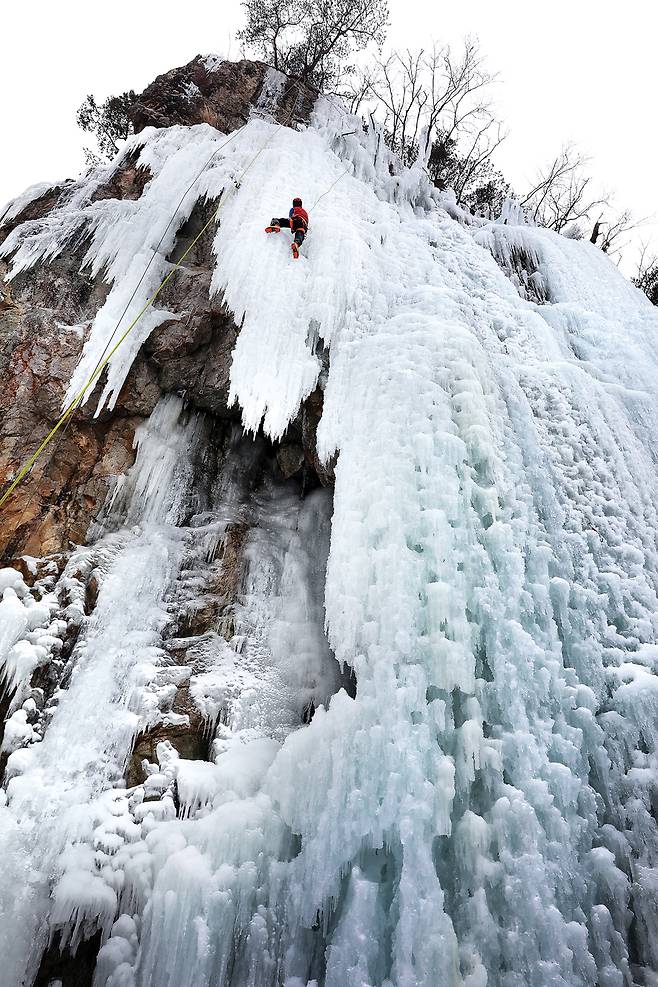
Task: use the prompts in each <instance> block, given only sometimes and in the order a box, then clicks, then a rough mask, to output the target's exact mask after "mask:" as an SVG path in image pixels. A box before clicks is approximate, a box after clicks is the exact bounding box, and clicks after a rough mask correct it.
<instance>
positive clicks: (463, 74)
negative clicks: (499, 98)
mask: <svg viewBox="0 0 658 987" xmlns="http://www.w3.org/2000/svg"><path fill="white" fill-rule="evenodd" d="M494 79H495V77H494V76H493V75H491V74H490V73H489V72H487V71H486V69H485V67H484V59H483V57H482V55H481V54H480V51H479V48H478V46H477V43H476V42H475V41H473V40H471V39H467V40H466V41H465V42H464V49H463V51H462V52H461V54H460V55H459V56H457V57H455V55H454V54H453V52H452V50H451V49H450V47H449V46H444V47H437V46H435V47H434V48H433V49H432V50H431V51H424V50H422V49H421V50H420V51H411V50H409V49H407V50H406V51H396V52H393V53H392V54H390V55H389V56H388V57H387V58H385V59H378V60H376V61H375V63H374V65H373V68H372V69H370V70H369V71H368V74H367V76H366V78H365V80H364V78H363V77H361V78H360V79H359V84H360V86H361V91H362V93H363V95H362V99H361V101H363V99H369V101H370V103H371V104H372V109H373V110H374V112H375V114H376V115H377V116H378V117H379V118H380V119H382V120H383V123H384V126H385V128H386V131H387V134H388V137H389V142H390V144H391V146H392V147H393V148H394V149H395V150H396V151H398V152H399V153H400V154H401V155H402V157H403V158H404V157H408V156H409V150H408V149H410V148H417V153H420V154H421V155H422V156H423V157H426V156H427V154H428V151H429V149H430V147H431V144H432V141H433V139H434V138H435V137H436V136H437V135H438V134H439V132H440V133H441V136H442V137H443V139H444V140H445V141H450V140H453V139H458V138H459V137H461V136H462V135H463V134H464V133H466V132H468V133H469V135H470V134H471V132H472V131H473V129H477V128H478V126H481V124H482V123H483V122H488V121H489V120H490V119H491V110H490V101H489V98H488V90H489V88H490V86H491V84H492V83H493V82H494ZM421 145H422V146H421Z"/></svg>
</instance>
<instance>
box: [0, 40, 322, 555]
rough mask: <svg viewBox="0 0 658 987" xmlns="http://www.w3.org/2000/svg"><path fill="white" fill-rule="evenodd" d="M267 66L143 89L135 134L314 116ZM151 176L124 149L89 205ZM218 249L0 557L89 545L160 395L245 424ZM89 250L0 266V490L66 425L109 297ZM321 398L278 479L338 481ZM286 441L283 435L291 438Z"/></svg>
mask: <svg viewBox="0 0 658 987" xmlns="http://www.w3.org/2000/svg"><path fill="white" fill-rule="evenodd" d="M269 71H270V70H269V69H268V66H267V65H265V64H264V63H262V62H250V61H241V62H237V63H230V62H218V61H217V60H216V59H215V60H213V59H208V58H206V59H204V58H202V57H201V56H198V57H197V58H195V59H193V60H192V61H191V62H190V63H189V64H188V65H186V66H183V67H182V68H178V69H174V70H173V71H171V72H168V73H166V74H165V75H162V76H159V77H158V78H157V79H156V80H155V81H154V82H153V83H152V84H151V85H150V86H148V87H147V88H146V90H145V91H144V92H143V93H142V95H141V96H140V98H139V100H138V101H137V103H136V104H135V105H134V107H133V110H132V117H133V123H134V126H135V129H136V131H139V130H141V129H143V128H144V127H147V126H155V127H167V126H171V125H173V124H180V125H184V126H191V125H194V124H198V123H210V124H211V125H212V126H214V127H217V128H218V129H220V130H223V131H224V132H230V131H232V130H234V129H235V128H236V127H239V126H241V125H242V124H243V123H244V122H245V121H246V120H247V118H248V115H249V113H250V111H251V109H252V107H253V106H255V105H258V104H259V101H260V102H261V103H262V102H263V101H265V102H267V106H268V109H269V112H270V113H272V115H273V116H274V118H275V119H279V120H280V122H289V121H290V120H294V119H297V118H300V119H301V118H304V117H306V116H308V112H309V110H310V107H311V94H309V93H305V92H302V91H301V89H300V88H299V87H298V86H297V85H296V84H295V83H292V82H291V83H290V84H284V85H281V84H280V81H279V82H278V83H277V84H276V85H271V84H270V82H269V81H268V80H269V75H268V73H269ZM149 177H150V176H149V172H148V170H147V169H145V168H138V167H137V166H136V163H135V158H134V156H131V155H128V156H126V158H125V159H124V160H123V161H122V162H121V164H120V166H119V167H118V168H117V169H116V170H115V171H114V172H113V174H112V176H111V178H110V180H109V181H107V182H106V183H105V184H101V185H100V186H99V187H98V188H97V189H96V191H95V192H94V193H93V195H92V201H98V200H103V199H118V200H124V199H125V200H131V199H132V200H134V199H138V198H139V197H140V196H141V195H142V193H143V191H144V188H145V187H146V185H147V183H148V181H149ZM66 192H67V185H66V184H64V185H59V186H55V187H53V188H52V189H49V190H48V191H46V192H44V193H43V194H41V195H40V196H39V197H38V198H36V199H34V200H32V201H31V202H29V203H28V204H27V205H26V206H25V208H24V209H23V210H22V211H20V212H19V213H18V214H17V215H16V216H14V217H13V218H12V219H11V220H7V221H6V222H4V223H3V224H2V225H0V244H2V243H3V242H4V240H5V239H6V238H7V236H8V235H9V233H10V232H11V231H12V230H13V229H14V228H15V227H17V226H18V225H20V224H21V223H26V222H32V223H38V221H39V220H41V219H43V217H44V216H46V215H47V214H48V213H50V212H51V211H52V210H53V209H54V208H55V207H56V206H57V205H58V204H59V203H60V202H61V201H62V196H63V195H65V194H66ZM214 208H216V204H215V203H213V202H205V203H204V204H203V205H200V206H197V207H196V208H195V210H194V211H193V213H192V215H191V216H190V219H189V220H188V222H187V223H186V224H185V225H184V226H183V227H182V228H181V229H180V231H179V234H178V237H177V243H176V247H175V249H174V251H173V252H172V254H171V255H170V257H169V258H168V259H169V260H170V261H171V262H176V261H177V260H178V258H179V257H180V256H181V255H182V254H183V252H184V251H185V249H186V248H187V246H188V245H189V243H190V242H191V241H192V240H193V238H194V237H195V236H196V234H197V233H198V232H199V230H200V229H201V228H202V226H203V225H204V224H205V223H206V222H207V220H208V218H209V217H210V216H211V215H212V212H213V210H214ZM211 241H212V234H211V233H208V235H207V236H206V237H205V238H204V239H203V240H202V241H200V242H199V244H198V245H197V247H196V248H195V249H194V251H193V252H192V253H191V254H190V255H189V256H188V257H187V259H186V261H185V264H184V266H182V267H181V268H180V269H179V270H178V271H176V273H175V275H174V277H172V278H171V280H170V281H169V282H168V284H167V286H166V288H165V290H164V291H163V292H162V295H161V296H160V299H161V302H162V304H163V306H164V307H165V308H167V309H168V310H169V311H171V312H172V313H175V314H177V313H181V314H182V315H183V317H182V318H181V319H180V320H172V321H170V322H167V323H165V324H164V325H162V326H161V327H160V328H159V329H158V330H157V331H156V332H155V333H154V334H153V335H152V336H151V338H150V339H149V340H148V341H147V344H146V345H145V347H144V348H143V352H142V353H141V355H140V357H139V358H138V359H137V361H136V363H135V365H134V367H133V369H132V371H131V373H130V375H129V378H128V380H127V381H126V384H125V386H124V388H123V390H122V392H121V394H120V396H119V399H118V401H117V403H116V406H115V408H114V410H113V412H112V413H111V414H108V413H107V412H105V413H103V414H102V415H101V416H100V417H98V418H94V417H93V409H94V408H95V395H92V396H91V397H90V399H89V401H88V403H87V404H85V405H84V407H82V408H80V409H79V410H78V411H77V412H76V413H75V415H74V417H73V419H72V420H71V421H70V423H69V424H68V425H67V426H66V427H65V428H63V429H62V430H61V431H60V432H59V434H58V435H57V436H56V438H55V439H54V441H53V442H51V443H50V445H49V446H48V447H47V449H46V450H45V452H44V453H43V454H42V456H40V458H39V460H38V462H37V463H36V464H35V466H34V469H33V470H32V472H31V475H30V477H29V478H28V480H27V481H26V482H24V483H23V484H21V485H20V487H19V488H18V489H17V490H16V492H15V494H14V496H13V497H12V499H11V501H10V502H9V503H8V504H7V505H6V506H5V508H4V510H3V511H2V512H1V513H0V560H3V561H5V562H7V561H9V560H11V559H13V558H15V557H17V556H20V555H22V554H29V555H34V556H42V555H46V554H52V553H57V552H63V551H67V550H69V549H70V547H71V546H72V545H73V544H77V543H81V542H83V541H84V538H85V534H86V531H87V529H88V527H89V525H90V523H91V522H92V521H93V520H94V518H95V517H96V516H97V514H98V512H99V510H100V508H101V506H102V504H103V502H104V501H105V499H106V497H107V496H108V492H109V491H110V490H111V488H112V485H113V483H114V482H115V481H116V479H117V477H119V476H121V475H122V474H123V473H124V472H125V471H126V469H127V468H128V467H129V466H130V465H131V463H132V462H133V460H134V451H133V438H134V434H135V429H136V427H137V426H138V425H139V424H140V423H141V422H142V421H144V419H145V418H147V417H148V415H149V414H150V413H151V412H152V410H153V408H154V407H155V405H156V403H157V401H158V400H159V398H160V397H161V396H162V395H163V394H166V393H170V392H176V393H181V394H184V396H185V399H186V401H187V402H188V403H190V404H191V405H193V406H194V407H197V408H200V409H203V410H205V411H207V412H210V413H211V414H213V415H215V416H217V417H218V418H219V419H222V420H227V421H234V420H237V418H238V415H237V412H236V409H235V408H229V406H228V388H229V372H230V365H231V354H232V351H233V347H234V344H235V340H236V338H237V334H238V332H239V327H237V326H236V325H235V324H234V321H233V319H232V316H231V314H230V313H229V312H228V311H227V310H226V308H225V306H224V305H223V302H222V299H221V298H217V297H213V298H211V297H210V291H209V289H210V279H211V269H212V263H211V261H212V258H211ZM83 256H84V244H82V243H77V244H76V243H72V244H71V246H70V247H69V248H68V249H67V250H66V251H65V252H64V253H62V254H60V255H59V256H58V257H57V258H55V259H54V260H52V261H50V262H49V263H44V264H40V265H38V266H37V267H35V268H32V269H30V270H29V271H27V272H25V273H23V274H20V275H18V276H17V277H16V278H15V279H14V280H13V281H11V282H10V283H8V282H6V281H5V280H4V276H5V274H6V272H7V265H6V263H2V262H0V373H1V374H2V378H3V383H4V386H3V388H2V392H1V393H0V487H1V488H4V486H5V484H6V483H7V482H10V481H11V479H12V478H13V477H14V476H15V474H16V472H17V471H18V470H19V469H20V467H21V465H22V463H23V462H24V461H25V460H26V458H27V457H28V456H29V455H31V453H32V452H33V451H34V450H35V449H36V448H37V446H38V445H39V443H40V442H41V441H42V440H43V439H44V438H45V437H46V435H47V434H48V432H49V431H50V429H51V428H52V427H53V426H54V425H55V423H56V422H57V420H58V418H59V416H60V414H61V411H62V405H63V400H64V394H65V389H66V386H67V384H68V381H69V379H70V377H71V373H72V371H73V369H74V367H75V365H76V364H77V362H78V359H79V357H80V352H81V349H82V346H83V343H84V338H85V333H86V332H87V331H88V329H89V326H90V324H91V322H92V320H93V318H94V316H95V314H96V312H97V311H98V309H99V308H100V306H101V305H102V304H103V301H104V300H105V298H106V296H107V291H108V286H107V285H106V284H105V283H104V281H103V280H102V278H101V277H100V276H98V277H96V278H93V277H91V276H90V275H89V272H88V271H86V270H81V265H82V259H83ZM99 386H100V385H99ZM97 393H98V391H97V392H96V394H97ZM321 400H322V395H321V393H320V392H318V393H316V394H314V395H312V396H311V398H309V400H308V402H307V405H306V406H305V408H304V409H303V410H302V412H300V416H299V419H298V421H297V422H296V423H294V425H293V426H292V428H291V431H292V433H293V435H292V440H294V441H296V442H298V443H299V446H300V448H301V449H302V452H303V455H300V456H298V457H297V459H296V461H295V463H294V464H293V465H291V460H290V457H287V458H285V457H284V458H285V466H284V467H283V470H282V473H283V475H285V476H288V477H289V476H291V475H294V474H295V473H301V471H302V470H304V471H306V470H307V468H308V470H309V471H310V472H311V473H312V474H313V479H312V483H316V482H317V481H318V480H319V481H320V482H321V483H322V484H330V483H331V482H332V474H331V470H330V469H329V470H327V469H326V468H325V467H323V466H321V465H320V463H319V460H318V457H317V454H316V452H315V428H316V427H317V421H318V420H319V412H318V409H319V410H320V411H321ZM290 441H291V438H290V437H285V439H284V444H285V443H286V442H288V443H289V442H290Z"/></svg>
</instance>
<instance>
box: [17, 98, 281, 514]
mask: <svg viewBox="0 0 658 987" xmlns="http://www.w3.org/2000/svg"><path fill="white" fill-rule="evenodd" d="M300 83H301V80H298V82H296V83H295V86H294V87H293V89H294V88H299V85H300ZM295 106H296V100H294V101H293V103H292V106H291V109H290V112H289V113H288V116H287V117H286V119H285V120H284V121H282V122H281V123H279V124H278V126H277V127H276V128H275V129H274V130H273V131H272V133H271V134H270V136H269V137H268V138H267V140H266V141H264V142H263V144H261V146H260V147H259V148H258V150H257V151H256V153H255V154H254V156H253V157H252V158H251V159H250V161H249V162H248V163H247V164H246V165H245V167H244V169H243V170H242V173H241V174H240V177H239V179H238V180H237V181H235V182H234V183H233V185H232V186H231V188H229V189H228V191H227V192H226V194H224V192H222V194H221V197H220V202H219V205H218V207H217V209H216V210H215V211H214V212H213V214H212V216H211V217H210V219H209V220H208V222H207V223H206V224H205V225H204V226H203V227H202V229H201V230H200V231H199V233H197V235H196V236H195V238H194V239H193V240H192V242H191V243H190V245H189V246H188V248H187V249H186V250H185V252H184V253H183V254H182V256H181V257H180V258H179V259H178V260H177V261H176V263H175V264H174V266H173V267H172V269H171V271H170V272H169V274H167V276H166V277H165V278H164V280H163V281H162V282H161V283H160V285H159V286H158V288H156V290H155V291H154V292H153V294H152V295H151V297H150V298H149V299H148V301H147V302H146V303H145V304H144V305H143V307H142V308H141V309H140V311H139V312H138V313H137V315H136V316H135V318H134V319H133V321H132V322H131V323H130V325H129V326H128V328H127V329H126V330H125V331H124V332H123V333H122V334H121V335H120V336H119V339H118V340H117V342H116V343H115V344H114V346H112V347H111V349H109V350H108V348H109V347H110V345H111V343H112V340H113V339H114V337H115V335H116V333H117V331H118V329H119V326H120V324H121V320H122V319H123V317H124V315H125V314H126V312H127V311H128V308H129V306H130V303H131V302H132V300H133V298H134V297H135V295H136V293H137V290H138V288H139V286H140V284H141V283H142V281H143V280H144V278H145V277H146V274H147V272H148V270H149V267H150V266H151V264H152V263H153V260H154V258H155V257H156V255H157V250H158V248H159V247H160V245H161V244H162V242H163V240H164V237H165V235H166V233H167V230H168V229H169V227H170V226H171V224H172V223H173V221H174V219H175V217H176V214H177V213H178V210H179V208H180V206H181V204H182V202H183V200H184V199H185V196H186V195H187V194H188V192H189V191H190V189H191V188H192V187H193V186H194V184H195V183H196V182H197V181H198V180H199V178H200V177H201V175H202V174H203V172H204V171H205V170H206V168H207V167H208V166H209V164H210V162H211V161H212V159H213V158H214V157H215V155H216V154H218V153H219V151H220V150H221V149H222V148H223V147H226V145H227V144H228V143H229V142H230V141H232V140H233V139H234V138H235V137H237V135H238V134H239V133H240V131H241V130H242V129H243V128H244V127H245V126H246V123H245V124H243V126H242V127H239V128H238V130H236V131H235V132H234V133H233V134H231V136H230V137H229V138H228V139H227V140H226V141H224V142H223V144H221V145H220V146H219V147H217V148H216V149H215V150H214V151H213V153H212V155H211V156H210V158H209V159H208V161H206V163H205V164H204V166H203V168H202V169H201V171H200V172H199V174H198V175H197V176H196V178H195V179H194V181H193V182H192V184H191V185H190V186H189V187H188V188H187V189H186V190H185V192H184V193H183V195H182V197H181V199H180V201H179V203H178V205H177V206H176V209H175V210H174V213H173V215H172V217H171V219H170V221H169V223H168V225H167V227H166V229H165V231H164V233H163V234H162V236H161V237H160V241H159V243H158V246H157V247H156V250H155V251H154V252H153V254H152V256H151V258H150V259H149V262H148V264H147V266H146V268H145V270H144V273H143V274H142V276H141V278H140V280H139V282H138V283H137V285H136V286H135V290H134V291H133V293H132V295H131V297H130V299H129V301H128V303H127V305H126V307H125V308H124V310H123V312H122V314H121V317H120V319H119V321H118V322H117V324H116V326H115V327H114V330H113V331H112V334H111V336H110V338H109V339H108V341H107V343H106V344H105V349H104V350H103V353H102V354H101V357H100V359H99V360H98V362H97V364H96V366H95V368H94V370H93V371H92V373H91V374H90V376H89V377H88V379H87V381H86V383H85V384H84V386H83V387H82V388H81V389H80V391H79V392H78V394H77V395H76V396H75V398H74V399H73V401H71V403H70V404H69V405H68V407H67V408H66V409H65V411H64V412H63V413H62V415H61V416H60V418H59V419H58V421H57V422H56V423H55V424H54V425H53V427H52V428H51V430H50V431H49V432H48V434H47V435H46V437H45V439H44V440H43V441H42V442H41V444H40V445H39V447H38V448H37V449H36V451H35V452H34V453H33V454H32V455H31V456H30V458H29V459H28V460H27V461H26V462H25V463H24V464H23V466H22V467H21V468H20V470H19V471H18V473H17V474H16V476H15V477H14V479H13V480H12V482H11V483H10V484H9V486H8V487H7V489H6V490H5V491H4V493H3V494H2V496H1V497H0V508H1V507H3V506H4V505H5V504H6V502H7V501H8V500H9V498H10V497H11V495H12V493H13V492H14V490H15V489H16V487H17V486H18V485H19V483H21V481H22V480H23V479H25V477H26V476H27V475H28V473H29V472H30V470H31V469H32V467H33V466H34V464H35V463H36V461H37V459H38V458H39V456H40V455H41V453H42V452H43V451H44V449H45V448H46V447H47V446H48V445H49V444H50V443H51V442H52V440H53V439H54V438H55V436H56V435H57V433H58V432H59V430H60V429H61V428H62V426H63V425H66V424H67V423H68V422H69V420H70V418H71V416H72V415H73V413H74V412H75V410H76V408H77V407H78V405H79V404H80V402H81V401H82V399H83V397H84V396H85V394H86V393H87V391H88V390H89V388H90V387H91V386H92V385H93V384H95V382H96V381H97V380H98V378H99V377H100V375H101V374H102V372H103V370H104V369H105V367H106V366H107V365H108V363H109V362H110V360H111V359H112V357H113V356H114V354H115V353H116V351H117V350H118V348H119V347H120V346H121V344H122V343H123V341H124V339H126V337H127V336H129V335H130V333H131V332H132V331H133V329H134V328H135V326H136V325H137V323H138V322H139V320H140V319H141V318H142V316H143V315H144V313H145V312H147V311H148V309H149V308H150V306H151V305H152V304H153V302H154V301H155V299H156V298H157V297H158V295H159V294H160V292H161V291H162V289H163V288H164V287H165V285H166V284H167V282H168V281H169V280H170V279H171V278H172V277H173V276H174V274H175V273H176V271H177V270H178V269H179V268H180V267H181V266H182V264H183V262H184V261H185V260H186V258H187V257H188V256H189V254H190V253H191V252H192V250H193V249H194V247H195V246H196V245H197V243H198V242H199V240H200V239H201V237H202V236H203V235H204V233H205V232H206V230H207V229H208V228H209V227H210V226H211V225H212V224H213V223H214V222H215V220H216V219H217V217H218V216H219V213H220V212H221V210H222V209H223V207H224V205H225V204H226V202H227V201H228V199H229V197H230V195H231V193H232V192H233V191H235V189H236V188H239V187H240V185H241V183H242V180H243V179H244V177H245V175H246V174H247V172H248V171H249V170H250V169H251V168H252V167H253V166H254V164H255V163H256V161H257V159H258V158H259V157H260V155H261V154H262V153H263V151H264V150H265V148H266V147H267V146H268V144H270V143H271V141H272V140H273V139H274V137H275V136H276V134H278V132H279V130H280V129H281V128H282V127H284V126H287V125H288V124H289V123H290V120H291V119H292V115H293V113H294V111H295Z"/></svg>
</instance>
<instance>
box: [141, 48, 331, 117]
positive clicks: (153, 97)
mask: <svg viewBox="0 0 658 987" xmlns="http://www.w3.org/2000/svg"><path fill="white" fill-rule="evenodd" d="M270 71H271V70H270V68H269V66H268V65H266V64H265V62H253V61H247V60H242V61H240V62H218V60H217V59H216V58H214V57H212V56H211V57H210V58H202V57H201V56H200V55H198V56H197V57H196V58H195V59H193V60H192V61H191V62H189V63H188V64H187V65H185V66H183V67H182V68H178V69H173V70H172V71H171V72H166V73H165V74H164V75H159V76H158V77H157V79H156V80H155V81H154V82H152V83H151V85H150V86H147V88H146V89H145V90H144V92H143V93H142V94H141V96H140V97H139V99H138V100H137V102H136V103H135V104H134V106H133V107H132V109H131V111H130V118H131V120H132V123H133V126H134V128H135V131H136V133H139V132H140V131H141V130H143V129H144V127H171V126H173V125H174V124H182V125H183V126H192V125H193V124H195V123H209V124H210V125H211V126H212V127H216V128H217V129H218V130H221V131H222V132H223V133H230V131H232V130H235V129H236V128H237V127H241V126H242V125H243V124H244V123H246V122H247V120H248V118H249V111H250V108H251V107H252V106H257V105H258V104H259V100H263V99H267V98H268V96H269V95H270V94H268V92H267V81H268V78H269V73H270ZM276 97H277V98H276V107H275V113H274V116H275V119H277V120H278V121H279V122H284V121H286V122H287V121H288V120H289V118H290V117H291V115H292V118H293V119H305V117H306V116H307V115H308V112H309V110H310V109H311V107H312V104H313V102H314V98H315V97H314V94H313V93H312V92H311V91H310V90H309V89H308V88H307V87H304V88H302V86H301V85H300V84H299V83H297V82H293V81H291V82H290V83H289V84H286V85H285V86H284V87H283V89H282V91H280V92H277V93H276Z"/></svg>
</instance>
